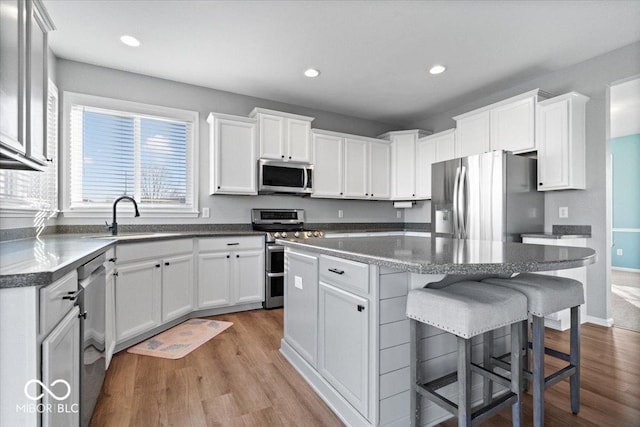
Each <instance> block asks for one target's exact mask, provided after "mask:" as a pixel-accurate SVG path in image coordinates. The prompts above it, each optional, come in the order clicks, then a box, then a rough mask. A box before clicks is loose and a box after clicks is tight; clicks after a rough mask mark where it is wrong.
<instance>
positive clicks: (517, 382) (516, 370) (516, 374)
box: [511, 323, 522, 427]
mask: <svg viewBox="0 0 640 427" xmlns="http://www.w3.org/2000/svg"><path fill="white" fill-rule="evenodd" d="M521 338H522V323H520V324H518V323H514V324H512V325H511V391H513V392H514V393H516V394H517V395H518V398H517V400H516V401H515V403H514V404H513V405H511V420H512V421H511V425H512V426H514V427H520V426H521V425H522V404H521V401H522V395H521V389H522V379H521V376H522V366H521V362H522V354H521V350H522V349H521V347H520V345H521V344H522V339H521Z"/></svg>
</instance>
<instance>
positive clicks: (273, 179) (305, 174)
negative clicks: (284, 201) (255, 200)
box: [258, 159, 313, 195]
mask: <svg viewBox="0 0 640 427" xmlns="http://www.w3.org/2000/svg"><path fill="white" fill-rule="evenodd" d="M312 192H313V165H311V164H308V163H295V162H280V161H277V160H264V159H260V160H258V193H259V194H278V193H280V194H283V193H284V194H299V195H305V194H311V193H312Z"/></svg>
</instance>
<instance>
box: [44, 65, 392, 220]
mask: <svg viewBox="0 0 640 427" xmlns="http://www.w3.org/2000/svg"><path fill="white" fill-rule="evenodd" d="M56 71H57V73H56V74H57V84H58V89H59V90H60V93H61V95H62V96H64V94H63V91H71V92H80V93H85V94H90V95H98V96H104V97H110V98H117V99H124V100H129V101H135V102H143V103H148V104H154V105H162V106H167V107H175V108H184V109H188V110H194V111H198V112H199V113H200V152H199V176H200V181H199V185H200V201H199V203H200V208H203V207H209V208H210V209H211V218H197V219H158V218H156V219H151V218H139V219H137V220H135V221H136V222H138V221H139V222H142V223H185V222H188V223H247V222H249V221H250V209H251V208H254V207H281V208H303V209H306V210H307V214H308V218H307V220H308V221H309V222H343V221H344V222H400V221H402V217H401V218H398V217H397V211H396V209H394V208H393V206H392V203H391V202H375V201H351V200H349V201H343V200H322V199H303V198H300V197H292V196H210V195H209V194H208V187H209V185H208V183H209V142H208V141H209V128H208V124H207V122H206V118H207V115H208V114H209V112H211V111H214V112H219V113H227V114H236V115H240V116H247V115H248V114H249V112H250V111H251V110H252V109H253V108H254V107H264V108H271V109H274V110H280V111H286V112H290V113H297V114H303V115H307V116H312V117H315V118H316V119H315V120H314V121H313V123H312V127H314V128H322V129H330V130H335V131H339V132H348V133H353V134H359V135H365V136H376V135H379V134H381V133H383V132H386V131H388V130H392V129H394V128H395V129H397V128H398V127H397V126H394V125H391V124H386V123H379V122H373V121H369V120H364V119H358V118H354V117H348V116H344V115H339V114H333V113H329V112H326V111H318V110H313V109H309V108H305V107H299V106H293V105H287V104H283V103H278V102H275V101H269V100H265V99H259V98H252V97H249V96H244V95H238V94H234V93H229V92H223V91H219V90H214V89H208V88H204V87H199V86H193V85H188V84H184V83H178V82H174V81H169V80H164V79H158V78H155V77H149V76H144V75H140V74H134V73H128V72H124V71H118V70H114V69H109V68H104V67H98V66H94V65H89V64H84V63H79V62H74V61H69V60H65V59H60V58H59V59H58V60H57V69H56ZM63 125H64V121H63V120H61V126H63ZM338 209H342V210H343V211H344V218H342V219H339V218H338ZM105 219H107V218H106V217H105V218H91V219H89V218H64V217H63V216H61V217H60V218H59V219H58V220H57V223H58V224H101V223H103V222H104V220H105ZM118 221H119V222H122V223H133V222H134V220H133V219H131V218H124V217H123V218H122V220H120V219H119V220H118Z"/></svg>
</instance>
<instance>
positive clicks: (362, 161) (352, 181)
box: [344, 138, 369, 199]
mask: <svg viewBox="0 0 640 427" xmlns="http://www.w3.org/2000/svg"><path fill="white" fill-rule="evenodd" d="M368 151H369V150H368V143H367V142H366V141H363V140H358V139H350V138H345V140H344V195H345V197H348V198H354V199H364V198H368V197H369V189H368V187H369V185H368V180H369V174H368V163H369V162H368V160H369V159H368V155H367V153H368Z"/></svg>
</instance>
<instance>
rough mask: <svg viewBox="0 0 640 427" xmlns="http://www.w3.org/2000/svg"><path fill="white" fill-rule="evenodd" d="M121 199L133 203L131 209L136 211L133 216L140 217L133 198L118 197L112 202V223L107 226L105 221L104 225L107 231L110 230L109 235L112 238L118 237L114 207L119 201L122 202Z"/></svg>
mask: <svg viewBox="0 0 640 427" xmlns="http://www.w3.org/2000/svg"><path fill="white" fill-rule="evenodd" d="M122 199H127V200H131V202H132V203H133V207H134V208H135V210H136V214H135V215H134V216H136V217H138V216H140V212H139V211H138V204H137V203H136V201H135V199H134V198H133V197H129V196H122V197H118V198H117V199H116V200H114V202H113V222H112V223H111V225H109V224H107V221H105V224H107V229H109V230H111V234H112V235H113V236H117V235H118V223H117V222H116V206H117V205H118V202H119V201H120V200H122Z"/></svg>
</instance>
